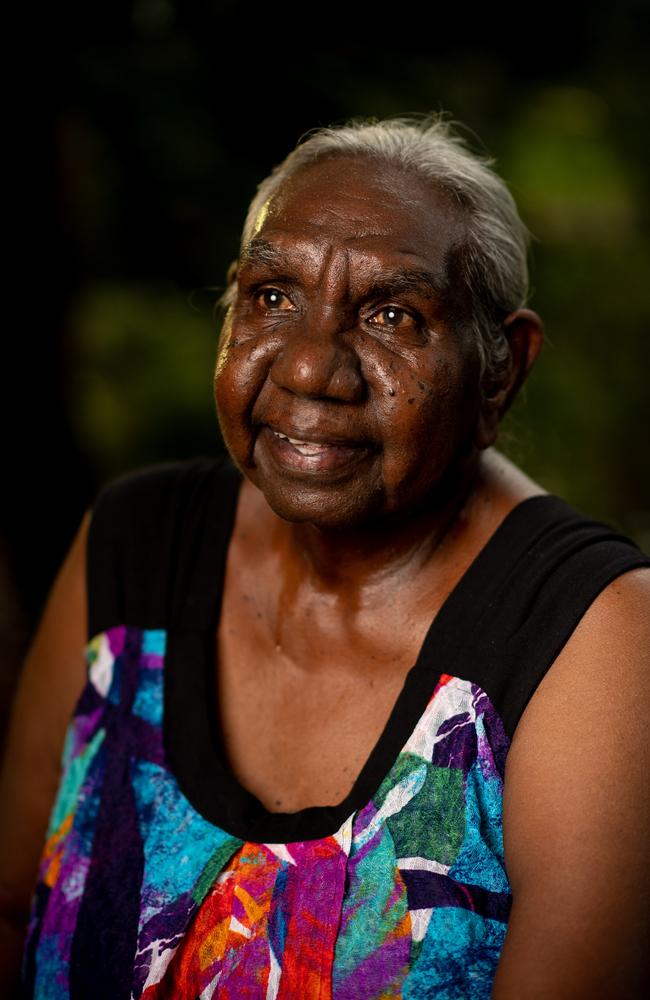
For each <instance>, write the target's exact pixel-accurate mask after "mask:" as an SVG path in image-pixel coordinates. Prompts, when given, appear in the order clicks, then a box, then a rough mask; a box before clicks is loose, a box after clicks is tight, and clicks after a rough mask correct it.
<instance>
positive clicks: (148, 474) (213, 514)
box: [87, 458, 239, 638]
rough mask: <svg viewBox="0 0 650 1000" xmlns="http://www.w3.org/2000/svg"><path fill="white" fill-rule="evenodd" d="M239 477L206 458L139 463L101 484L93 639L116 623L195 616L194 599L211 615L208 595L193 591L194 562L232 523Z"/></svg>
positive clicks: (94, 524)
mask: <svg viewBox="0 0 650 1000" xmlns="http://www.w3.org/2000/svg"><path fill="white" fill-rule="evenodd" d="M238 476H239V473H237V471H236V470H235V469H234V466H232V464H231V463H230V462H229V461H228V460H227V459H209V458H200V459H193V460H190V461H186V462H175V463H168V464H165V465H157V466H153V467H149V468H144V469H139V470H138V471H136V472H132V473H129V474H128V475H126V476H122V477H120V478H119V479H117V480H114V481H113V482H111V483H109V484H108V485H107V486H105V487H104V488H103V489H102V490H101V492H100V493H99V495H98V497H97V500H96V503H95V504H94V506H93V510H92V518H91V523H90V530H89V535H88V553H87V579H88V635H89V638H92V637H93V636H95V635H97V634H98V633H99V632H102V631H104V630H105V629H107V628H110V627H112V626H114V625H122V624H126V625H137V626H140V627H142V628H166V627H167V626H168V625H169V624H170V623H171V622H172V620H174V619H176V618H178V617H179V616H180V617H184V616H187V615H189V616H190V617H191V615H192V613H193V604H197V605H199V606H198V607H197V609H196V613H197V614H199V615H200V616H204V615H205V613H206V608H204V607H203V606H202V605H201V601H202V600H205V598H204V597H203V595H198V596H197V595H196V594H193V593H191V592H190V590H191V588H190V584H189V581H190V579H191V577H192V566H193V562H194V561H195V559H196V557H197V553H198V552H201V554H202V555H203V556H204V557H205V553H204V552H203V551H202V550H203V548H204V543H205V541H206V538H207V539H208V540H209V539H210V537H212V536H218V535H220V534H223V533H224V532H225V530H226V529H227V525H226V522H227V521H228V514H229V512H231V511H232V509H234V500H235V499H236V493H234V491H233V486H234V483H235V479H236V477H238ZM217 548H218V549H219V548H220V546H217ZM188 588H189V589H188Z"/></svg>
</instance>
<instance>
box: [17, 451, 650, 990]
mask: <svg viewBox="0 0 650 1000" xmlns="http://www.w3.org/2000/svg"><path fill="white" fill-rule="evenodd" d="M240 483H241V477H240V475H239V473H238V472H237V471H236V470H235V469H234V468H233V466H232V465H231V464H230V463H229V462H227V461H226V462H223V461H212V460H208V459H201V460H196V461H191V462H184V463H175V464H173V465H169V466H163V467H157V468H155V469H147V470H143V471H141V472H138V473H135V474H131V475H129V476H127V477H124V478H123V479H121V480H118V481H117V482H115V483H113V484H111V485H110V486H108V487H107V488H105V489H104V490H103V491H102V493H101V494H100V496H99V498H98V501H97V504H96V506H95V509H94V512H93V519H92V524H91V529H90V537H89V543H88V586H89V617H90V628H89V633H90V635H89V642H88V646H87V659H88V678H87V684H86V686H85V689H84V690H83V693H82V695H81V697H80V699H79V701H78V703H77V706H76V708H75V711H74V716H73V718H72V720H71V722H70V725H69V728H68V731H67V736H66V741H65V749H64V753H63V761H62V780H61V785H60V788H59V792H58V796H57V799H56V802H55V804H54V808H53V811H52V814H51V818H50V823H49V829H48V834H47V842H46V845H45V849H44V853H43V856H42V861H41V866H40V872H39V881H38V885H37V888H36V892H35V895H34V899H33V903H32V913H31V920H30V925H29V931H28V936H27V941H26V945H25V951H24V956H23V985H24V990H25V995H26V996H28V997H32V996H33V997H38V998H47V1000H58V998H64V997H65V998H67V997H72V998H75V1000H76V998H79V1000H88V998H91V1000H100V998H106V1000H122V998H124V1000H129V998H140V997H142V998H146V1000H154V998H156V1000H158V998H169V1000H172V998H173V1000H190V998H191V1000H195V998H201V1000H208V998H212V997H215V998H223V1000H245V998H251V1000H253V998H254V1000H258V998H260V1000H274V998H282V1000H312V998H313V1000H316V998H319V1000H329V998H334V1000H375V998H376V1000H379V998H382V1000H385V998H389V997H391V998H392V997H395V998H397V997H402V998H413V1000H416V998H417V1000H423V998H428V997H436V998H447V1000H452V998H454V1000H456V998H459V1000H460V998H462V1000H466V998H475V997H476V998H479V997H481V998H482V997H485V998H487V997H489V996H490V993H491V988H492V982H493V978H494V974H495V970H496V965H497V962H498V959H499V954H500V951H501V948H502V946H503V942H504V937H505V934H506V930H507V924H508V914H509V911H510V905H511V898H512V897H511V888H510V883H509V880H508V874H507V871H506V868H505V863H504V853H503V839H502V795H503V781H504V768H505V762H506V756H507V753H508V748H509V746H510V742H511V740H512V736H513V733H514V730H515V727H516V725H517V722H518V720H519V718H520V716H521V714H522V712H523V710H524V708H525V707H526V704H527V703H528V701H529V699H530V697H531V696H532V694H533V693H534V691H535V689H536V687H537V685H538V684H539V682H540V680H541V679H542V677H543V676H544V674H545V672H546V670H547V669H548V667H549V666H550V665H551V663H552V662H553V660H554V659H555V657H556V656H557V654H558V652H559V651H560V649H561V648H562V646H563V645H564V643H565V642H566V640H567V639H568V637H569V636H570V634H571V632H572V631H573V629H574V628H575V626H576V624H577V622H578V621H579V619H580V618H581V617H582V615H583V614H584V611H585V610H586V609H587V607H588V606H589V604H590V603H591V602H592V601H593V600H594V598H595V597H596V596H597V594H598V593H599V592H600V591H601V590H602V589H603V587H604V586H606V585H607V584H608V583H609V582H610V581H611V580H613V579H614V578H615V577H616V576H618V575H620V574H621V573H623V572H626V571H627V570H629V569H632V568H635V567H637V566H642V565H646V566H647V565H650V560H649V559H648V558H647V557H646V556H644V554H643V553H642V552H640V550H639V549H637V548H636V547H635V546H634V545H633V543H632V542H630V541H629V540H628V539H625V538H624V537H622V536H620V535H619V534H617V533H616V532H615V531H613V530H612V529H610V528H608V527H606V526H604V525H600V524H597V523H595V522H592V521H588V520H587V519H585V518H584V517H582V516H581V515H580V514H578V513H577V512H576V511H574V510H573V509H572V508H571V507H569V506H568V505H567V504H566V503H565V502H564V501H562V500H560V499H559V498H558V497H554V496H548V495H545V496H538V497H533V498H531V499H529V500H526V501H524V502H523V503H521V504H519V505H518V506H517V507H516V508H515V509H514V510H513V511H512V512H511V513H510V514H509V515H508V516H507V517H506V519H505V521H504V522H503V523H502V524H501V526H500V527H499V528H498V529H497V531H496V532H495V534H494V535H493V536H492V538H491V539H490V541H489V542H488V543H487V545H486V546H485V547H484V549H483V550H482V551H481V552H480V553H479V555H478V556H477V558H476V559H475V561H474V562H473V564H472V565H471V566H470V568H469V570H468V571H467V572H466V573H465V575H464V576H463V577H462V579H461V581H460V582H459V584H458V585H457V586H456V588H455V589H454V590H453V591H452V593H451V594H450V596H449V597H448V599H447V600H446V602H445V603H444V605H443V607H442V608H441V610H440V611H439V612H438V613H437V614H436V616H435V618H434V619H433V621H432V624H431V627H430V629H429V631H428V634H427V636H426V638H425V641H424V643H423V645H422V648H421V650H420V653H419V656H418V658H417V661H416V663H415V664H414V666H413V667H412V668H411V670H410V671H409V673H408V675H407V677H406V680H405V682H404V686H403V689H402V691H401V693H400V695H399V697H398V699H397V701H396V703H395V705H394V707H393V711H392V713H391V716H390V718H389V720H388V722H387V724H386V727H385V728H384V730H383V732H382V734H381V736H380V738H379V740H378V742H377V744H376V745H375V747H374V748H373V751H372V753H371V754H370V756H369V758H368V760H367V761H366V764H365V765H364V767H363V769H362V771H361V773H360V774H359V777H358V779H357V781H356V783H355V785H354V787H353V788H352V790H351V792H350V794H349V795H348V796H347V798H346V799H345V800H344V801H343V802H341V803H339V804H338V805H335V806H323V807H314V808H309V809H303V810H300V811H299V812H296V813H270V812H268V811H267V810H266V809H265V808H264V806H263V805H262V803H261V802H260V801H259V800H258V799H257V798H255V797H254V796H253V795H251V794H250V793H249V792H248V791H247V790H246V789H244V788H243V787H242V786H241V785H240V784H239V783H238V782H237V780H236V779H235V777H234V775H233V774H232V772H231V771H230V769H229V768H228V766H227V764H226V763H225V754H224V750H223V745H222V743H221V740H220V734H219V727H218V721H217V720H218V712H217V706H216V691H215V688H216V685H215V668H214V648H215V646H214V636H215V632H216V629H217V627H218V624H219V616H220V606H221V597H222V590H223V579H224V572H225V563H226V554H227V549H228V541H229V538H230V534H231V531H232V526H233V521H234V513H235V509H236V502H237V496H238V491H239V486H240ZM251 738H253V739H254V733H253V734H251Z"/></svg>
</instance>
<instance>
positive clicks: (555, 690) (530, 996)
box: [492, 569, 650, 1000]
mask: <svg viewBox="0 0 650 1000" xmlns="http://www.w3.org/2000/svg"><path fill="white" fill-rule="evenodd" d="M649 718H650V570H647V569H638V570H633V571H630V572H628V573H626V574H624V575H623V576H621V577H619V578H618V579H617V580H614V582H613V583H611V584H610V585H609V586H608V587H606V588H605V590H604V591H603V592H602V593H601V594H600V595H599V597H598V598H597V600H596V601H594V603H593V604H592V606H591V607H590V608H589V610H588V612H587V613H586V614H585V615H584V617H583V619H582V620H581V622H580V624H579V626H578V627H577V629H576V630H575V632H574V633H573V635H572V636H571V639H570V640H569V642H568V643H567V644H566V646H565V647H564V649H563V650H562V652H561V654H560V656H559V657H558V658H557V660H556V661H555V663H554V664H553V666H552V667H551V669H550V670H549V672H548V673H547V675H546V676H545V678H544V680H543V681H542V683H541V684H540V686H539V688H538V689H537V691H536V692H535V695H534V696H533V698H532V699H531V701H530V703H529V704H528V706H527V708H526V710H525V712H524V714H523V715H522V718H521V720H520V722H519V725H518V727H517V729H516V731H515V735H514V738H513V742H512V746H511V748H510V752H509V754H508V758H507V765H506V777H505V791H504V817H503V821H504V847H505V860H506V868H507V871H508V875H509V878H510V881H511V885H512V891H513V906H512V912H511V917H510V922H509V926H508V933H507V935H506V939H505V944H504V947H503V951H502V954H501V960H500V962H499V967H498V969H497V974H496V977H495V981H494V991H493V994H492V995H493V998H494V1000H538V998H539V1000H542V998H544V1000H548V998H552V1000H583V998H584V1000H587V998H588V1000H595V998H598V1000H601V998H602V1000H609V998H611V1000H636V998H641V997H645V996H646V995H647V993H646V990H647V985H648V980H649V977H650V969H649V967H648V950H647V946H648V931H649V923H648V914H649V912H650V851H649V847H648V831H649V829H650V781H649V780H648V779H649V776H650V740H649V739H648V720H649Z"/></svg>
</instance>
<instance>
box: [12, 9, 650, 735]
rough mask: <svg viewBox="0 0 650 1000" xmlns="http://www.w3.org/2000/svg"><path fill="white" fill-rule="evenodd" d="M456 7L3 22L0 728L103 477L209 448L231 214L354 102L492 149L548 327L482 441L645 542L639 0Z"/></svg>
mask: <svg viewBox="0 0 650 1000" xmlns="http://www.w3.org/2000/svg"><path fill="white" fill-rule="evenodd" d="M486 6H487V5H486ZM458 7H459V10H458V13H457V14H456V13H455V11H454V10H450V9H447V8H445V9H444V10H439V9H437V8H436V7H429V8H426V9H422V8H416V7H414V6H409V7H408V8H407V7H406V6H405V5H402V6H401V8H397V7H393V8H389V9H388V12H387V13H384V14H380V13H379V12H378V10H377V9H375V8H371V9H369V10H366V11H365V12H364V11H359V10H358V9H357V8H353V7H352V5H351V4H348V5H337V4H328V5H327V6H326V7H317V6H315V5H312V6H311V7H310V8H309V10H310V11H311V14H312V15H313V17H314V23H313V25H307V24H306V23H305V9H304V8H302V9H301V11H300V12H296V11H292V10H291V9H290V8H282V7H278V6H275V7H270V6H267V7H265V8H262V9H258V8H256V7H254V6H251V5H247V6H245V5H243V4H234V3H209V2H207V0H201V2H199V0H190V2H180V0H130V2H124V0H112V2H110V3H109V2H106V0H97V2H95V3H93V4H89V3H87V2H86V3H84V4H81V3H68V4H67V5H65V6H64V7H63V8H61V7H60V6H57V5H48V6H47V7H46V6H45V5H41V7H40V8H39V6H38V5H37V6H36V7H32V6H30V7H28V8H25V9H24V10H23V11H22V12H21V13H20V14H19V15H18V16H19V18H20V20H21V23H20V24H19V25H18V26H17V27H16V30H15V32H14V33H13V39H14V43H13V47H14V49H15V51H14V52H13V53H11V54H12V55H13V56H14V70H13V72H12V74H11V77H12V78H11V83H10V86H9V104H10V111H9V112H8V115H7V119H6V121H5V132H6V139H7V140H8V144H7V148H8V154H6V156H7V160H8V161H9V165H10V166H11V167H12V180H11V181H10V182H8V183H7V185H6V188H5V213H6V218H7V219H9V220H11V222H10V224H9V228H8V230H6V232H8V234H9V235H8V236H7V239H6V250H7V252H8V256H9V258H10V263H13V264H14V266H15V271H16V275H17V276H16V278H15V280H13V281H12V282H11V283H10V284H9V287H8V288H6V313H7V315H6V322H7V326H8V329H7V332H6V336H5V338H4V341H5V351H6V353H5V365H4V366H3V368H4V379H3V385H4V392H3V394H2V400H3V408H4V410H5V413H4V421H3V425H4V430H5V441H6V443H7V447H6V449H5V459H6V466H5V471H6V476H5V477H3V478H4V483H5V485H4V487H3V490H2V506H3V517H2V524H1V526H0V656H1V657H2V660H1V662H2V669H1V674H0V722H1V721H2V720H1V715H2V712H3V711H4V710H5V709H6V705H7V703H8V698H9V692H10V690H11V688H12V685H13V683H14V680H15V676H16V672H17V669H18V664H19V663H20V660H21V657H22V654H23V651H24V649H25V646H26V644H27V642H28V641H29V638H30V635H31V634H32V632H33V629H34V627H35V623H36V622H37V620H38V616H39V614H40V612H41V610H42V606H43V601H44V598H45V595H46V593H47V589H48V587H49V586H50V584H51V582H52V579H53V577H54V575H55V573H56V569H57V567H58V565H59V564H60V561H61V559H62V557H63V555H64V553H65V551H66V549H67V547H68V546H69V544H70V541H71V539H72V536H73V534H74V532H75V530H76V527H77V526H78V523H79V520H80V518H81V516H82V513H83V511H84V509H85V508H86V507H87V506H88V505H89V504H90V503H91V502H92V498H93V496H94V495H95V492H96V490H97V488H98V487H99V486H100V485H101V484H102V483H103V482H105V481H106V480H107V479H109V478H111V477H112V476H115V475H118V474H119V473H122V472H124V471H127V470H128V469H130V468H133V467H136V466H139V465H143V464H148V463H152V462H158V461H163V460H167V459H176V458H186V457H190V456H193V455H198V454H211V453H214V452H216V451H217V450H218V449H219V448H220V447H221V445H220V442H219V439H218V432H217V427H216V419H215V416H214V407H213V401H212V391H211V378H212V365H213V358H214V351H215V343H216V334H217V325H216V323H215V319H214V315H213V306H214V301H215V298H216V296H217V294H218V292H219V291H220V290H221V288H222V286H223V282H224V278H225V271H226V268H227V266H228V263H229V262H230V261H231V260H232V258H233V257H234V256H235V255H236V252H237V247H238V237H239V231H240V228H241V224H242V222H243V218H244V214H245V211H246V207H247V205H248V202H249V200H250V198H251V197H252V195H253V194H254V191H255V186H256V185H257V183H258V182H259V181H260V180H261V179H262V178H263V177H264V176H266V175H267V174H268V173H269V171H270V170H271V168H272V167H273V166H274V165H275V164H276V163H278V162H279V161H280V160H282V159H283V158H284V156H285V155H286V153H287V152H288V151H289V150H290V149H291V148H292V147H293V146H294V145H295V143H296V142H297V140H298V138H299V137H300V136H301V134H302V133H304V132H305V131H306V130H308V129H311V128H313V127H315V126H318V125H327V124H332V123H338V122H342V121H344V120H345V119H346V118H348V117H349V116H353V115H354V116H358V115H373V116H377V117H384V116H389V115H395V114H400V113H406V112H412V111H424V112H426V111H431V110H434V111H435V110H443V111H444V112H446V113H447V114H448V116H449V117H451V118H453V119H454V120H456V121H459V122H462V123H463V125H464V127H463V129H462V132H463V134H464V135H465V136H466V137H467V139H468V141H469V142H470V145H471V146H472V148H473V149H475V150H476V151H478V152H482V153H486V152H489V153H490V154H491V155H492V156H493V157H494V158H495V160H496V169H497V170H498V171H499V172H500V173H501V175H502V176H503V177H505V179H506V180H507V182H508V183H509V185H510V187H511V190H512V191H513V193H514V195H515V197H516V199H517V201H518V204H519V206H520V210H521V213H522V216H523V218H524V220H525V221H526V223H527V224H528V226H529V227H530V228H531V230H532V231H533V233H534V236H535V242H534V246H533V265H532V286H533V292H532V297H531V300H530V305H531V306H532V307H533V308H535V309H537V311H538V312H540V313H541V315H542V316H543V317H544V319H545V321H546V327H547V333H548V344H547V347H546V349H545V351H544V353H543V356H542V358H541V360H540V362H539V363H538V366H537V368H536V370H535V372H534V373H533V375H532V377H531V380H530V382H529V384H528V387H527V388H526V390H525V392H524V394H523V395H522V397H521V399H520V401H519V403H518V404H517V406H516V409H515V411H514V412H513V414H512V415H511V416H510V417H509V418H508V420H507V422H506V426H505V428H504V434H503V438H502V441H501V446H502V447H503V448H504V450H506V451H507V452H508V453H509V454H510V455H511V456H512V457H513V458H514V459H515V460H516V461H518V462H519V463H520V464H522V465H523V466H524V468H525V469H526V470H527V471H528V472H529V473H530V474H531V475H533V476H534V477H535V478H537V479H538V480H539V481H540V482H541V483H542V484H543V485H544V486H545V487H546V488H547V489H548V490H550V491H551V492H555V493H559V494H561V495H562V496H564V497H565V498H566V499H568V500H569V501H571V502H572V503H574V504H575V505H576V506H578V507H580V508H581V509H582V510H583V511H585V512H586V513H589V514H591V515H593V516H596V517H598V518H600V519H604V520H607V521H609V522H610V523H614V524H616V525H617V526H619V527H621V528H622V529H623V530H624V531H625V532H626V533H628V534H630V535H632V536H633V537H634V538H635V539H636V540H637V541H638V542H639V543H640V544H641V545H642V546H643V547H645V548H646V549H650V485H649V481H648V463H647V458H646V450H647V449H646V437H647V431H648V426H649V423H650V421H649V419H648V418H649V417H650V412H649V407H648V394H647V390H646V383H647V376H648V362H647V338H648V330H649V321H650V298H649V296H648V284H649V281H650V269H649V267H648V264H649V261H650V230H649V226H648V221H649V220H648V212H649V205H650V199H649V197H648V181H649V171H648V166H649V162H650V148H649V143H648V116H647V98H648V94H649V92H650V87H649V85H648V77H647V71H646V69H645V63H646V59H647V56H646V50H647V43H648V31H647V27H648V24H647V17H646V15H645V14H644V10H643V8H644V4H643V3H641V2H631V0H623V2H621V3H618V5H617V6H616V7H614V5H613V4H607V5H606V4H598V3H592V4H591V5H590V6H589V7H588V8H585V9H583V10H581V9H579V8H577V9H576V8H570V7H569V6H568V5H566V6H557V7H555V6H552V5H551V6H548V5H546V6H545V7H543V8H541V7H540V8H532V7H531V6H530V5H527V6H526V7H525V8H523V7H522V10H521V17H519V18H517V17H514V18H512V17H511V18H510V19H508V20H506V19H505V18H504V17H503V16H501V15H499V14H498V12H497V11H495V10H494V9H493V8H492V9H489V10H488V9H485V7H484V8H482V9H481V11H480V12H478V11H472V10H471V8H467V7H466V6H464V5H463V6H462V7H461V5H458ZM524 17H525V20H524ZM10 37H11V36H10ZM10 44H12V43H11V42H10ZM10 305H11V307H12V317H11V318H9V316H8V313H9V306H10Z"/></svg>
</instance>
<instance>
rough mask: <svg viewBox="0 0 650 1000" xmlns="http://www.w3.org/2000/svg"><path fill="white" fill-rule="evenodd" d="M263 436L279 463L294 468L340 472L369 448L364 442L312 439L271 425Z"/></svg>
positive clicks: (283, 466)
mask: <svg viewBox="0 0 650 1000" xmlns="http://www.w3.org/2000/svg"><path fill="white" fill-rule="evenodd" d="M262 437H263V439H264V441H265V443H266V444H267V447H268V449H269V451H270V452H271V455H272V457H273V459H274V461H275V462H276V464H277V465H279V466H281V467H282V468H285V469H287V470H290V471H295V472H307V473H312V474H313V473H333V472H339V471H342V470H343V469H344V468H345V467H346V466H347V465H349V464H350V463H351V462H353V461H355V460H356V459H358V458H360V457H361V456H362V455H365V454H366V453H367V451H368V448H367V447H366V446H365V445H362V444H349V443H348V442H346V443H345V444H343V443H341V442H340V440H331V441H328V440H321V441H310V440H307V439H305V438H295V437H290V436H289V435H288V434H284V433H282V431H277V430H275V429H274V428H272V427H269V426H268V425H267V426H266V427H264V429H263V432H262Z"/></svg>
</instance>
